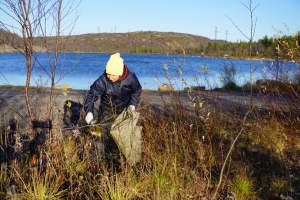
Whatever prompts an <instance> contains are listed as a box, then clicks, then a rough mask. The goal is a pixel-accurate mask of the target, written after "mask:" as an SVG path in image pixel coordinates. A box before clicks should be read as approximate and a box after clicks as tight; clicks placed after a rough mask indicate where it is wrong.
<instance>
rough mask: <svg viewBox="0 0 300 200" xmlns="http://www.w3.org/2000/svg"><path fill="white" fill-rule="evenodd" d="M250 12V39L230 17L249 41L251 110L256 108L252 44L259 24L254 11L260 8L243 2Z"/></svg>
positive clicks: (250, 2)
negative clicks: (254, 17) (254, 16)
mask: <svg viewBox="0 0 300 200" xmlns="http://www.w3.org/2000/svg"><path fill="white" fill-rule="evenodd" d="M241 3H242V4H243V5H244V6H245V7H246V8H247V9H248V10H249V12H250V24H251V26H250V37H248V36H247V35H245V34H244V32H243V31H241V30H240V28H239V27H238V26H237V25H236V24H235V23H234V21H233V20H232V19H231V18H230V17H228V16H227V17H228V18H229V19H230V21H232V23H233V24H234V25H235V27H236V28H237V29H238V30H239V31H240V32H241V33H242V34H243V35H244V36H245V37H246V38H247V39H248V40H249V44H250V45H249V56H250V78H249V79H250V80H249V82H250V104H251V105H250V106H251V108H253V107H254V102H253V83H252V82H253V80H252V79H253V78H252V77H253V72H254V69H253V65H252V42H253V37H254V34H255V28H256V22H257V19H255V23H254V20H253V12H254V10H255V9H256V8H257V7H258V6H259V4H258V5H257V6H255V7H254V8H253V7H252V0H250V1H249V5H246V4H244V3H243V2H241Z"/></svg>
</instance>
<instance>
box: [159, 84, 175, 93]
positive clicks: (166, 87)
mask: <svg viewBox="0 0 300 200" xmlns="http://www.w3.org/2000/svg"><path fill="white" fill-rule="evenodd" d="M173 90H174V88H173V86H172V85H171V84H163V85H161V86H159V87H158V91H160V92H171V91H173Z"/></svg>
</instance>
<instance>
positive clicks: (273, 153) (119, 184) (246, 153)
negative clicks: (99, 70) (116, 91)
mask: <svg viewBox="0 0 300 200" xmlns="http://www.w3.org/2000/svg"><path fill="white" fill-rule="evenodd" d="M181 95H182V93H181V92H178V93H177V92H174V93H172V95H171V96H170V98H171V99H166V97H165V96H163V95H162V100H161V102H162V103H163V108H164V109H163V110H161V109H158V108H157V107H151V106H147V105H149V102H145V101H144V102H141V105H140V109H139V111H140V113H141V118H140V121H139V123H140V125H142V126H143V144H142V145H143V146H142V147H143V152H142V160H141V162H140V163H139V164H138V165H137V166H135V167H131V168H120V167H119V166H115V167H114V168H112V166H111V165H109V164H107V163H105V162H103V161H102V160H99V161H98V162H99V169H98V171H97V172H96V173H90V172H89V170H88V167H89V166H90V163H89V161H90V157H89V154H88V150H89V148H90V146H89V144H90V142H91V137H89V136H88V135H86V134H85V129H79V131H80V132H81V134H80V135H79V136H77V137H75V136H74V135H73V132H72V131H70V130H68V129H62V128H57V127H56V128H55V130H52V133H51V135H52V138H49V136H50V134H48V133H47V134H46V137H47V139H46V140H45V141H46V142H45V143H43V144H41V145H38V148H37V150H38V153H37V155H38V157H39V160H38V165H37V166H36V167H33V166H31V164H30V163H31V161H30V155H29V151H28V152H23V153H21V154H20V155H19V159H16V158H15V159H13V160H10V162H8V163H5V162H3V163H2V164H1V177H0V178H1V180H0V183H1V187H0V188H1V193H0V194H1V197H2V198H20V199H59V198H66V199H200V198H201V197H206V198H208V199H210V198H211V197H212V196H213V194H214V192H215V190H216V186H217V185H218V183H219V180H221V182H220V188H219V190H218V191H217V197H218V199H225V198H227V197H228V196H230V195H235V196H239V197H240V199H257V198H262V199H264V196H266V195H267V194H273V195H280V194H284V195H289V196H293V197H294V198H295V199H296V198H297V197H298V196H297V193H298V192H299V190H300V188H299V178H300V174H299V170H298V169H299V167H300V163H299V155H300V154H299V152H300V148H299V143H298V142H299V141H300V137H299V130H300V127H299V126H300V123H299V120H298V119H299V116H296V113H290V114H289V115H288V114H284V113H280V112H279V113H277V112H276V111H275V110H276V109H277V108H276V107H273V108H271V110H272V111H273V113H272V112H269V111H268V110H262V109H257V110H253V111H252V112H251V113H250V114H249V116H248V118H247V120H246V121H245V122H244V123H243V121H242V117H243V115H242V113H243V112H240V111H237V110H233V109H232V108H233V107H234V104H232V107H226V108H225V107H222V106H219V107H218V106H217V105H218V104H214V106H212V105H210V106H209V105H207V104H208V102H207V103H203V104H202V105H201V106H200V104H199V103H198V104H195V102H192V100H193V99H195V98H193V99H190V100H188V101H182V98H181ZM190 95H191V96H195V95H202V94H201V92H198V93H196V92H193V93H190ZM214 99H215V101H214V102H216V101H218V97H217V96H215V97H214ZM167 100H168V101H167ZM188 102H191V103H188ZM295 105H296V104H295ZM274 106H276V105H274ZM268 109H270V108H268ZM293 109H298V108H291V109H290V110H293ZM225 114H226V116H225ZM288 116H290V117H288ZM7 121H8V119H6V118H5V117H3V116H2V117H1V125H2V126H3V125H4V124H6V122H7ZM242 127H243V129H244V131H243V132H242V133H241V135H240V137H239V138H238V140H237V143H236V144H235V145H234V147H233V151H232V152H231V153H230V155H229V160H228V162H227V163H225V162H224V161H225V157H226V155H227V154H228V152H229V149H230V147H231V146H232V144H233V140H234V139H235V138H236V137H237V135H238V133H239V132H240V130H241V128H242ZM9 133H10V131H8V130H2V135H6V136H8V135H9ZM13 134H15V135H16V134H18V133H16V132H15V133H13ZM3 138H4V137H3ZM3 141H4V140H3ZM3 144H4V143H3ZM2 146H3V147H5V145H2ZM222 167H224V173H222V179H219V178H220V171H221V169H222Z"/></svg>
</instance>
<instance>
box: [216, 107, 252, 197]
mask: <svg viewBox="0 0 300 200" xmlns="http://www.w3.org/2000/svg"><path fill="white" fill-rule="evenodd" d="M250 112H251V110H249V111H248V112H247V113H246V115H245V117H244V118H243V123H242V128H241V130H240V132H239V134H238V135H237V136H236V138H235V139H234V141H233V143H232V145H231V146H230V149H229V151H228V153H227V155H226V158H225V160H224V164H223V166H222V169H221V172H220V178H219V183H218V185H217V189H216V191H215V193H214V195H213V197H212V199H216V196H217V193H218V190H219V187H220V185H221V183H222V177H223V172H224V169H225V166H226V163H227V160H228V158H229V156H230V154H231V152H232V150H233V147H234V145H235V143H236V141H237V139H238V138H239V137H240V135H241V134H242V132H243V131H244V124H245V121H246V118H247V116H248V114H249V113H250Z"/></svg>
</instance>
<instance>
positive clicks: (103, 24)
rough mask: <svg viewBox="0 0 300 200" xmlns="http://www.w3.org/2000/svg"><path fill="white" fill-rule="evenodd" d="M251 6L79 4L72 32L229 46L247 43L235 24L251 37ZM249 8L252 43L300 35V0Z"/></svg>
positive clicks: (91, 0) (239, 1)
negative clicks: (183, 37) (184, 37)
mask: <svg viewBox="0 0 300 200" xmlns="http://www.w3.org/2000/svg"><path fill="white" fill-rule="evenodd" d="M78 1H79V0H75V2H78ZM249 2H250V0H152V1H141V0H82V2H81V4H80V5H79V7H77V10H78V13H79V18H78V19H77V22H76V25H75V28H74V30H73V32H72V34H86V33H98V32H101V33H103V32H106V33H114V32H117V33H127V32H135V31H160V32H179V33H188V34H194V35H199V36H204V37H208V38H210V39H215V38H216V39H222V40H225V39H227V41H232V42H236V41H239V40H243V41H247V40H248V39H247V38H246V37H245V36H244V35H243V34H242V33H241V32H240V31H239V30H238V29H237V28H236V26H237V27H239V29H240V30H241V31H242V32H243V33H244V34H245V35H246V36H247V37H250V27H251V21H250V11H249V10H248V9H247V8H246V7H245V6H244V5H243V4H245V5H246V6H249ZM256 6H257V7H256ZM252 7H253V8H254V7H256V9H255V10H254V12H253V20H254V22H255V20H256V19H257V24H256V30H255V35H254V40H256V41H257V40H258V39H261V38H263V37H264V36H265V35H267V36H268V37H274V36H276V35H277V34H276V31H275V29H276V30H280V31H283V33H284V34H287V35H290V34H294V33H296V32H297V31H300V21H299V19H300V12H299V9H300V0H252ZM70 17H71V16H70ZM229 18H231V20H232V21H231V20H230V19H229ZM0 20H3V21H5V22H7V23H8V24H12V23H13V22H11V21H10V20H11V19H10V18H8V17H7V16H4V13H3V12H0ZM69 22H70V21H69ZM233 22H234V23H235V24H236V26H235V25H234V24H233ZM67 23H68V22H67ZM284 24H285V25H286V27H287V28H288V29H289V31H287V30H286V27H285V26H284ZM48 30H49V29H48ZM64 34H65V35H66V34H67V31H66V32H64Z"/></svg>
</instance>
